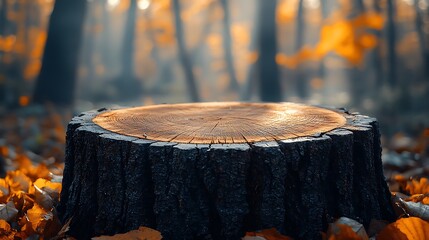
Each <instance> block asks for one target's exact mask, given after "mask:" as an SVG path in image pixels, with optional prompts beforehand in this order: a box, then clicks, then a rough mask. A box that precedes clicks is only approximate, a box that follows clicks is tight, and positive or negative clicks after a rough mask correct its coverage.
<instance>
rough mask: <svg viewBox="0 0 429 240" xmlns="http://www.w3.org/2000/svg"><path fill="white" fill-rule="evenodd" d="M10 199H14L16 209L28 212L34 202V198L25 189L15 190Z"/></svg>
mask: <svg viewBox="0 0 429 240" xmlns="http://www.w3.org/2000/svg"><path fill="white" fill-rule="evenodd" d="M8 201H13V203H14V204H15V207H16V209H18V210H19V211H21V212H26V211H27V210H28V209H30V208H32V207H33V204H34V200H33V199H32V198H31V197H30V196H29V194H28V193H26V192H23V191H16V192H13V193H12V194H11V195H10V196H9V198H8Z"/></svg>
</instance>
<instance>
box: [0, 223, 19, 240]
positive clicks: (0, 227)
mask: <svg viewBox="0 0 429 240" xmlns="http://www.w3.org/2000/svg"><path fill="white" fill-rule="evenodd" d="M15 233H16V231H15V230H14V229H12V228H11V227H10V225H9V223H8V222H6V221H5V220H3V219H0V238H1V239H5V240H6V239H14V237H15Z"/></svg>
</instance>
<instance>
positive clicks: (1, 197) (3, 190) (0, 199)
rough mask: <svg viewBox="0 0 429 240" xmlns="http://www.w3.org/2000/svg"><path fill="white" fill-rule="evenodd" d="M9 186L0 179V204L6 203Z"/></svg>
mask: <svg viewBox="0 0 429 240" xmlns="http://www.w3.org/2000/svg"><path fill="white" fill-rule="evenodd" d="M9 193H10V191H9V185H8V184H7V183H6V181H5V180H4V179H3V178H1V179H0V203H6V200H7V198H8V197H9Z"/></svg>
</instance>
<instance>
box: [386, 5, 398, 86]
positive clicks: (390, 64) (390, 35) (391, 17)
mask: <svg viewBox="0 0 429 240" xmlns="http://www.w3.org/2000/svg"><path fill="white" fill-rule="evenodd" d="M395 12H396V9H395V3H394V0H387V26H386V32H387V83H388V84H389V86H390V87H392V88H394V87H395V86H396V84H397V76H396V49H395V48H396V30H395Z"/></svg>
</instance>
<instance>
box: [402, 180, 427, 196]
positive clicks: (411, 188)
mask: <svg viewBox="0 0 429 240" xmlns="http://www.w3.org/2000/svg"><path fill="white" fill-rule="evenodd" d="M405 190H407V191H408V192H409V193H410V194H411V195H414V194H425V193H429V179H427V178H420V180H419V181H417V180H415V179H413V180H411V181H410V182H408V183H407V186H405Z"/></svg>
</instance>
